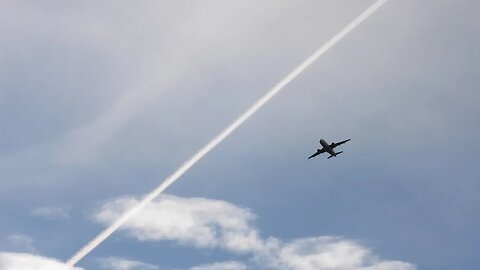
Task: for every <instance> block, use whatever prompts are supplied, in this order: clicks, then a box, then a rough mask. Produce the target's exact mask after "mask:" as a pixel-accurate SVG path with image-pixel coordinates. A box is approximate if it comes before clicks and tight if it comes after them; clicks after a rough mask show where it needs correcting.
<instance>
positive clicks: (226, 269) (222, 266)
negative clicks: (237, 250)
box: [190, 261, 247, 270]
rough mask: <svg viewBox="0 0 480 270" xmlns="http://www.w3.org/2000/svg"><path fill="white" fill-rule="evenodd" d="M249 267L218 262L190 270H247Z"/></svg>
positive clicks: (238, 263)
mask: <svg viewBox="0 0 480 270" xmlns="http://www.w3.org/2000/svg"><path fill="white" fill-rule="evenodd" d="M246 269H247V266H246V265H245V264H243V263H241V262H233V261H229V262H218V263H212V264H205V265H200V266H195V267H192V268H190V270H246Z"/></svg>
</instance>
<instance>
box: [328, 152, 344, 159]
mask: <svg viewBox="0 0 480 270" xmlns="http://www.w3.org/2000/svg"><path fill="white" fill-rule="evenodd" d="M341 153H343V151H340V152H337V153H335V156H329V157H328V158H327V159H330V158H332V157H336V156H337V155H340V154H341Z"/></svg>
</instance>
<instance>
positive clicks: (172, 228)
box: [95, 195, 262, 252]
mask: <svg viewBox="0 0 480 270" xmlns="http://www.w3.org/2000/svg"><path fill="white" fill-rule="evenodd" d="M137 203H138V201H137V200H136V199H134V198H120V199H116V200H114V201H111V202H107V203H106V204H104V205H103V206H102V207H101V209H100V210H99V211H98V212H97V213H96V215H95V219H96V220H97V221H99V222H101V223H104V224H109V223H110V222H112V221H113V220H115V219H116V218H118V217H119V216H120V215H121V214H122V213H123V212H124V211H125V210H126V209H130V208H131V207H133V206H134V205H135V204H137ZM254 218H255V216H254V215H253V214H252V213H251V212H250V211H249V210H248V209H244V208H240V207H237V206H235V205H233V204H230V203H228V202H224V201H218V200H208V199H204V198H188V199H185V198H180V197H176V196H170V195H165V196H161V197H160V198H159V199H158V200H156V201H155V202H154V203H151V204H149V205H147V206H146V207H145V208H144V209H143V210H142V211H141V213H139V214H138V215H136V216H135V218H132V219H130V220H129V221H128V222H127V223H126V224H125V225H124V226H123V227H122V229H123V230H126V231H127V232H128V233H129V234H130V235H132V236H133V237H135V238H136V239H138V240H140V241H158V240H175V241H179V242H181V243H185V244H190V245H194V246H197V247H208V248H214V247H222V248H226V249H228V250H230V251H235V252H243V251H251V250H256V249H260V248H261V246H262V243H261V239H260V238H259V236H258V232H257V231H256V230H255V229H254V228H253V227H252V226H251V224H250V223H251V221H252V220H253V219H254Z"/></svg>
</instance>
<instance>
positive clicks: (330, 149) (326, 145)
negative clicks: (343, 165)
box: [320, 139, 337, 156]
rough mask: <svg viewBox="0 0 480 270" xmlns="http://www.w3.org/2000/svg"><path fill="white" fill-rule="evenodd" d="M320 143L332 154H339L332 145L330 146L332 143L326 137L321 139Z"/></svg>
mask: <svg viewBox="0 0 480 270" xmlns="http://www.w3.org/2000/svg"><path fill="white" fill-rule="evenodd" d="M320 144H321V145H322V146H323V148H324V149H325V151H326V152H327V153H329V154H330V155H332V156H337V154H336V153H335V151H333V149H332V147H330V145H329V144H328V143H327V142H326V141H325V140H324V139H321V140H320Z"/></svg>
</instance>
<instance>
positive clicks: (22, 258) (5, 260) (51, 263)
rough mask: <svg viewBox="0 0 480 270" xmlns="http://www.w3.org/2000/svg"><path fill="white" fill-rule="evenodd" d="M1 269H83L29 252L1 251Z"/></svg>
mask: <svg viewBox="0 0 480 270" xmlns="http://www.w3.org/2000/svg"><path fill="white" fill-rule="evenodd" d="M0 269H2V270H82V269H83V268H79V267H68V266H67V265H65V264H64V263H62V262H60V261H58V260H56V259H52V258H46V257H41V256H36V255H32V254H27V253H8V252H0Z"/></svg>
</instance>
